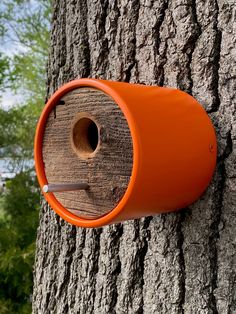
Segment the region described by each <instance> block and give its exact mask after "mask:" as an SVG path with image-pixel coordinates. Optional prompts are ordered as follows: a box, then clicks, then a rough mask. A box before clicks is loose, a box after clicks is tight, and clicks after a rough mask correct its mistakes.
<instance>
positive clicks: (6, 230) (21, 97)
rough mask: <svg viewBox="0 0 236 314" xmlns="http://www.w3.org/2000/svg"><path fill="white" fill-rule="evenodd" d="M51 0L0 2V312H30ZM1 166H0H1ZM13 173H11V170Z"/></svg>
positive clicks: (4, 313) (9, 0) (10, 0)
mask: <svg viewBox="0 0 236 314" xmlns="http://www.w3.org/2000/svg"><path fill="white" fill-rule="evenodd" d="M49 19H50V1H49V0H47V1H46V0H40V1H37V2H36V1H26V0H21V1H19V0H7V1H5V0H3V1H1V3H0V41H1V48H0V92H1V95H0V96H2V95H4V93H6V92H7V93H8V94H9V95H10V96H11V97H12V95H14V94H15V95H16V96H15V98H14V99H15V104H13V106H12V107H10V108H9V107H8V106H6V104H5V98H6V97H5V98H4V97H3V98H2V99H0V162H1V165H2V163H3V164H4V168H5V170H7V168H8V171H9V172H11V173H12V175H11V177H10V178H8V180H7V182H6V186H5V187H4V188H2V186H1V183H2V182H1V173H0V313H1V314H8V313H9V314H12V313H24V314H25V313H31V307H32V306H31V301H32V283H33V280H32V279H33V278H32V277H33V276H32V267H33V261H34V253H35V238H36V228H37V225H38V210H39V198H40V194H39V189H38V185H37V180H36V178H35V172H34V169H33V161H32V158H33V138H34V130H35V124H36V121H37V118H38V116H39V113H40V111H41V108H42V106H43V103H44V97H45V65H46V59H47V55H48V52H47V50H48V49H47V47H48V40H49ZM0 172H1V167H0ZM14 175H15V176H14Z"/></svg>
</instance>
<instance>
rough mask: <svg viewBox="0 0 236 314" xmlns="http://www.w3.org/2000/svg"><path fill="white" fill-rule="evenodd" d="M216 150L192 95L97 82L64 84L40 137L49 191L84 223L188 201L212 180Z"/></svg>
mask: <svg viewBox="0 0 236 314" xmlns="http://www.w3.org/2000/svg"><path fill="white" fill-rule="evenodd" d="M216 151H217V143H216V136H215V131H214V128H213V126H212V123H211V121H210V119H209V117H208V115H207V113H206V112H205V111H204V109H203V108H202V106H201V105H200V104H199V103H198V102H197V101H196V100H195V99H194V98H193V97H191V96H190V95H188V94H186V93H185V92H182V91H180V90H177V89H171V88H165V87H158V86H144V85H139V84H130V83H120V82H113V81H105V80H96V79H79V80H74V81H71V82H69V83H67V84H65V85H64V86H62V87H61V88H59V89H58V90H57V91H56V92H55V94H53V95H52V97H51V98H50V99H49V101H48V102H47V104H46V106H45V107H44V109H43V112H42V114H41V117H40V119H39V122H38V126H37V130H36V135H35V167H36V173H37V177H38V180H39V184H40V186H41V188H42V190H43V193H44V196H45V198H46V200H47V201H48V203H49V204H50V206H51V207H52V208H53V209H54V210H55V211H56V213H57V214H58V215H60V216H61V217H62V218H63V219H65V220H67V221H68V222H70V223H71V224H74V225H77V226H81V227H101V226H104V225H107V224H112V223H118V222H122V221H124V220H128V219H133V218H140V217H143V216H148V215H156V214H159V213H165V212H170V211H175V210H178V209H181V208H183V207H186V206H188V205H190V204H191V203H193V202H194V201H196V200H197V199H198V198H199V197H200V195H201V194H202V193H203V192H204V190H205V189H206V188H207V186H208V184H209V183H210V181H211V178H212V175H213V172H214V169H215V165H216Z"/></svg>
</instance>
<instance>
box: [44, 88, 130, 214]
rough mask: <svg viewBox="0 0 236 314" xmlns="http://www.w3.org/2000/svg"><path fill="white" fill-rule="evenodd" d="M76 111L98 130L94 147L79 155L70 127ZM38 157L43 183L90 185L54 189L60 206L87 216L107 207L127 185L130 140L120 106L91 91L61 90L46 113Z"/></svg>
mask: <svg viewBox="0 0 236 314" xmlns="http://www.w3.org/2000/svg"><path fill="white" fill-rule="evenodd" d="M81 115H82V116H86V117H90V119H91V120H92V121H94V122H95V124H96V126H97V129H98V139H97V148H96V149H95V151H94V152H93V153H91V154H88V156H85V157H83V156H82V157H81V155H80V154H79V153H77V152H76V149H74V148H73V147H74V145H73V136H72V134H73V129H74V128H73V127H74V125H75V124H76V122H77V121H78V120H79V119H80V118H81ZM95 135H96V134H95ZM95 141H96V136H95ZM95 146H96V145H95ZM43 160H44V163H45V172H46V176H47V179H48V182H49V183H78V182H86V183H88V184H89V186H90V188H89V189H88V190H83V191H69V192H68V191H67V192H57V193H55V196H56V198H57V199H58V200H59V202H60V203H61V204H62V205H63V206H64V207H65V208H67V209H68V210H69V211H71V212H73V213H75V214H77V215H79V216H86V217H87V218H95V217H99V216H101V215H103V214H105V213H107V212H109V211H111V210H112V209H113V208H114V207H115V206H116V205H117V203H118V202H119V200H120V199H121V197H122V196H123V195H124V192H125V191H126V189H127V186H128V183H129V180H130V176H131V172H132V164H133V148H132V138H131V135H130V130H129V126H128V124H127V121H126V119H125V117H124V115H123V113H122V111H121V109H120V108H119V107H118V105H117V104H116V103H115V102H114V101H113V100H112V99H111V98H110V97H109V96H108V95H106V94H105V93H103V92H101V91H99V90H96V89H92V88H78V89H76V90H73V91H72V92H70V93H68V94H66V95H65V96H64V97H63V99H61V102H59V103H58V105H57V106H56V107H55V110H54V111H52V112H51V113H50V115H49V118H48V121H47V124H46V128H45V133H44V142H43Z"/></svg>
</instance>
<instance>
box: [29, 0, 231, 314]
mask: <svg viewBox="0 0 236 314" xmlns="http://www.w3.org/2000/svg"><path fill="white" fill-rule="evenodd" d="M235 17H236V4H235V3H234V0H218V3H217V1H216V0H157V1H153V0H132V1H131V0H124V1H117V0H114V1H111V0H110V1H106V0H105V1H102V0H87V1H84V0H55V1H54V15H53V21H52V35H51V52H50V58H49V64H48V83H47V84H48V96H50V95H51V94H52V93H53V92H54V91H55V90H56V89H57V88H58V87H59V86H61V85H62V84H64V83H66V82H68V81H69V80H71V79H75V78H79V77H94V78H103V79H112V80H118V81H126V82H135V83H144V84H150V85H160V86H162V85H164V86H171V87H177V88H180V89H182V90H184V91H186V92H188V93H190V94H192V95H193V96H194V97H195V98H196V99H197V100H198V101H199V102H200V103H201V104H202V105H203V106H204V108H205V109H206V110H207V112H208V113H209V115H210V117H211V119H212V121H213V123H214V125H215V127H216V131H217V137H218V164H217V169H216V172H215V175H214V179H213V181H212V183H211V185H210V187H209V188H208V190H207V191H206V192H205V193H204V195H203V196H202V197H201V199H199V200H198V201H197V202H196V203H195V204H193V205H192V206H190V207H189V208H186V209H184V210H182V211H180V212H178V213H171V214H165V215H164V214H163V215H159V216H155V217H147V218H142V219H140V220H135V221H128V222H125V223H123V224H119V225H111V226H107V227H104V228H101V229H83V228H76V227H74V226H72V225H69V224H68V223H67V222H65V221H62V220H61V219H60V218H59V217H58V216H57V215H56V214H55V213H54V212H53V211H52V210H51V209H50V208H49V207H48V206H47V204H45V203H43V205H42V210H41V216H40V227H39V229H38V238H37V254H36V262H35V273H34V297H33V312H34V313H57V314H60V313H86V314H87V313H96V314H97V313H101V314H104V313H132V314H133V313H147V314H151V313H168V314H169V313H193V314H196V313H201V314H203V313H224V314H225V313H236V254H235V249H236V231H235V229H236V227H235V226H236V48H235V47H236V21H235Z"/></svg>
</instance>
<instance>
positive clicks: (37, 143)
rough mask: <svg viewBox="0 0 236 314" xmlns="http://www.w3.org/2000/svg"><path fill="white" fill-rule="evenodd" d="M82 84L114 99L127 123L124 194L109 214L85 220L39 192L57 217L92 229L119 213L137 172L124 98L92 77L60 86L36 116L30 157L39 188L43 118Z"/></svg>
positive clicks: (42, 176) (42, 177)
mask: <svg viewBox="0 0 236 314" xmlns="http://www.w3.org/2000/svg"><path fill="white" fill-rule="evenodd" d="M85 86H87V87H94V88H96V89H99V90H101V91H103V92H104V93H106V94H107V95H109V96H110V97H112V98H113V99H114V101H115V102H116V103H117V105H118V106H119V107H120V108H121V110H122V112H123V113H124V115H125V118H126V120H127V122H128V125H129V128H130V132H131V136H132V141H133V168H132V174H131V177H130V181H129V184H128V187H127V189H126V192H125V194H124V196H123V197H122V199H121V200H120V202H119V203H118V204H117V206H116V207H115V208H113V209H112V210H111V211H110V212H109V213H107V214H105V215H103V216H101V217H99V218H96V219H85V218H83V217H79V216H76V215H74V214H72V213H71V212H70V211H68V210H67V209H66V208H65V207H64V206H62V204H61V203H60V202H59V201H58V200H57V199H56V197H55V196H54V194H53V193H43V194H44V197H45V198H46V200H47V202H48V203H49V205H50V206H51V207H52V208H53V209H54V210H55V212H56V213H57V214H58V215H59V216H61V217H62V218H63V219H65V220H66V221H68V222H69V223H71V224H74V225H76V226H80V227H90V228H95V227H101V226H104V225H107V224H109V223H112V222H113V221H115V218H116V217H117V216H118V215H119V213H120V212H121V211H122V209H123V208H124V207H125V205H126V203H127V201H128V199H129V197H130V195H131V193H132V190H133V187H134V184H135V180H136V177H137V172H138V162H139V159H138V158H139V157H138V147H139V143H138V138H137V136H136V134H137V132H136V127H135V123H134V120H133V117H132V115H131V113H130V111H129V110H128V108H127V106H126V104H125V102H124V100H123V99H122V98H121V97H120V96H119V94H118V93H117V92H116V91H115V90H113V89H112V88H111V87H109V86H107V85H106V84H105V83H103V82H102V81H100V80H95V79H87V78H84V79H79V80H74V81H71V82H69V83H67V84H65V85H64V86H62V87H60V88H59V89H58V90H57V91H56V92H55V93H54V94H53V95H52V97H51V98H50V99H49V100H48V102H47V104H46V105H45V107H44V109H43V111H42V114H41V116H40V118H39V121H38V125H37V128H36V133H35V140H34V160H35V169H36V174H37V177H38V181H39V185H40V187H41V189H42V187H43V186H44V185H45V184H48V181H47V178H46V174H45V170H44V163H43V154H42V144H43V136H44V130H45V125H46V122H47V118H48V116H49V114H50V112H51V111H52V109H53V108H54V107H55V105H56V104H57V103H58V101H59V100H60V99H61V97H63V96H64V95H65V94H66V93H68V92H70V91H71V90H73V89H76V88H79V87H85Z"/></svg>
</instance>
